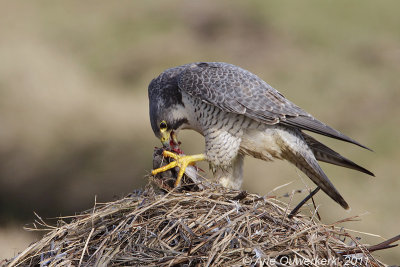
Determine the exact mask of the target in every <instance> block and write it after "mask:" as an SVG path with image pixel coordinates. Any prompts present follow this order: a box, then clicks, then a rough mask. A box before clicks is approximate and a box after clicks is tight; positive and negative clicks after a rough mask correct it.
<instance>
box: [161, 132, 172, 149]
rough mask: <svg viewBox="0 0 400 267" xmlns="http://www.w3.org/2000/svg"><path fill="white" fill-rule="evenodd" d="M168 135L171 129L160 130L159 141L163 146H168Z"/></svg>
mask: <svg viewBox="0 0 400 267" xmlns="http://www.w3.org/2000/svg"><path fill="white" fill-rule="evenodd" d="M170 135H171V131H164V132H161V137H160V141H161V143H162V145H163V147H168V146H169V140H170Z"/></svg>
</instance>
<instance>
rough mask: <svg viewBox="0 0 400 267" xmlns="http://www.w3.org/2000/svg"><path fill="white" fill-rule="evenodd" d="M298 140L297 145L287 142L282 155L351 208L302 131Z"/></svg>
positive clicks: (335, 198) (347, 207) (330, 194)
mask: <svg viewBox="0 0 400 267" xmlns="http://www.w3.org/2000/svg"><path fill="white" fill-rule="evenodd" d="M298 134H299V136H298V140H297V141H298V142H297V145H296V146H290V143H289V142H285V141H284V140H282V141H284V143H286V149H284V151H283V153H282V156H283V158H285V159H286V160H288V161H289V162H291V163H292V164H294V165H295V166H296V167H297V168H299V169H300V170H301V171H302V172H304V173H305V174H306V175H307V176H308V177H309V178H310V179H311V180H312V181H313V182H314V183H315V184H316V185H317V186H318V187H320V188H321V189H322V190H323V191H324V192H325V193H326V194H327V195H328V196H330V197H331V198H332V199H333V200H334V201H336V202H337V203H338V204H339V205H340V206H342V207H343V208H344V209H349V205H348V204H347V202H346V201H345V200H344V199H343V197H342V196H341V195H340V193H339V192H338V191H337V189H336V188H335V186H334V185H333V184H332V183H331V181H330V180H329V179H328V177H327V176H326V174H325V173H324V171H323V170H322V169H321V167H320V166H319V164H318V162H317V159H316V157H315V156H314V153H313V150H312V149H311V147H310V146H309V145H308V143H307V142H306V140H305V139H303V138H302V136H301V134H300V132H299V133H298Z"/></svg>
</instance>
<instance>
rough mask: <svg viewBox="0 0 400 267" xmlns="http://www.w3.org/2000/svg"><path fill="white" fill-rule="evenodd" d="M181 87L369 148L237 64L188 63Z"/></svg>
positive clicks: (228, 107) (226, 106)
mask: <svg viewBox="0 0 400 267" xmlns="http://www.w3.org/2000/svg"><path fill="white" fill-rule="evenodd" d="M178 86H179V88H180V89H181V90H184V91H185V92H187V93H188V94H190V95H192V96H194V97H198V98H200V99H201V100H202V101H204V102H206V103H209V104H212V105H215V106H217V107H218V108H220V109H222V110H224V111H227V112H233V113H237V114H243V115H245V116H247V117H250V118H252V119H254V120H256V121H259V122H262V123H266V124H277V123H281V124H284V125H286V126H290V127H296V128H300V129H303V130H308V131H312V132H315V133H318V134H322V135H326V136H329V137H332V138H336V139H339V140H342V141H346V142H349V143H353V144H356V145H358V146H361V147H363V148H366V149H369V148H367V147H365V146H363V145H361V144H360V143H358V142H357V141H355V140H353V139H351V138H350V137H347V136H346V135H344V134H342V133H340V132H339V131H337V130H335V129H333V128H331V127H329V126H327V125H325V124H324V123H322V122H320V121H319V120H317V119H315V118H314V117H313V116H311V115H310V114H309V113H307V112H305V111H304V110H302V109H301V108H300V107H298V106H296V105H295V104H293V103H292V102H290V101H289V100H287V99H286V98H285V97H284V96H283V95H282V94H281V93H279V92H278V91H277V90H276V89H274V88H273V87H272V86H270V85H269V84H267V83H266V82H265V81H263V80H262V79H260V78H259V77H258V76H256V75H255V74H253V73H251V72H249V71H247V70H244V69H242V68H240V67H237V66H235V65H231V64H227V63H222V62H209V63H205V62H203V63H193V64H188V65H186V68H185V69H184V70H183V71H182V72H181V73H180V75H179V77H178ZM369 150H370V149H369Z"/></svg>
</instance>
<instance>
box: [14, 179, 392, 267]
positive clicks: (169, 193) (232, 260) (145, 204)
mask: <svg viewBox="0 0 400 267" xmlns="http://www.w3.org/2000/svg"><path fill="white" fill-rule="evenodd" d="M188 180H189V181H188ZM186 181H188V182H190V179H186ZM153 182H155V183H156V184H157V186H152V185H150V184H149V185H148V186H147V187H146V188H145V189H144V190H141V191H137V192H135V193H132V194H131V195H129V196H127V197H125V198H123V199H120V200H117V201H115V202H110V203H103V204H99V203H95V205H94V207H93V208H92V209H91V210H88V211H86V212H83V213H82V214H79V215H76V216H73V217H70V218H59V219H58V223H57V226H51V225H49V224H48V223H46V222H44V220H42V219H40V218H38V219H37V221H36V222H35V227H33V229H32V230H46V231H48V233H47V234H46V235H45V236H44V237H43V238H42V239H41V240H39V241H37V242H35V243H33V244H31V245H30V246H29V247H28V248H27V249H26V250H25V251H23V252H22V253H20V254H19V255H18V256H16V257H15V258H14V259H12V260H10V261H9V262H7V264H9V266H27V265H29V266H32V265H39V264H40V265H41V266H210V265H212V266H263V265H265V266H293V265H307V264H308V265H312V266H322V265H325V266H344V265H345V264H346V263H347V264H348V265H347V266H349V264H350V266H351V265H355V264H357V265H358V266H384V264H383V263H381V262H379V261H378V260H377V259H375V258H374V257H373V256H372V255H371V254H370V251H371V250H374V249H373V247H366V246H364V245H362V244H360V243H359V241H358V239H357V238H355V237H353V236H352V235H351V234H349V233H348V232H347V231H344V230H343V229H341V228H340V226H339V223H340V222H338V223H335V224H331V225H325V224H322V223H320V222H319V221H318V220H317V219H316V216H312V215H311V216H300V215H299V216H294V217H293V218H291V219H289V218H288V205H287V204H285V203H283V202H281V201H279V200H277V199H276V198H266V197H262V196H259V195H256V194H249V193H247V192H245V191H238V190H230V189H226V188H223V187H221V186H219V185H216V184H212V183H207V185H204V184H203V185H202V186H201V188H200V187H199V184H195V185H190V184H186V185H185V186H184V187H181V189H180V190H178V189H172V190H170V189H168V186H166V184H168V183H165V182H164V180H162V179H161V180H160V179H153ZM160 187H162V188H164V189H160ZM182 188H184V189H182ZM191 189H193V190H191ZM66 220H69V221H70V222H68V223H67V222H66ZM342 222H343V221H342ZM392 242H393V240H391V241H390V242H389V241H387V242H386V243H385V242H384V243H385V244H383V243H382V244H383V245H382V244H380V245H378V247H380V249H381V248H387V247H390V246H393V245H390V244H391V243H392ZM375 247H376V246H375Z"/></svg>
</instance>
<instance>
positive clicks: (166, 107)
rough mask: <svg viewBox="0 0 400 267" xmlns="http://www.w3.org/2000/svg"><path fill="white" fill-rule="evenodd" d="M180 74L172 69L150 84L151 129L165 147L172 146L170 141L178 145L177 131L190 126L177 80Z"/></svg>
mask: <svg viewBox="0 0 400 267" xmlns="http://www.w3.org/2000/svg"><path fill="white" fill-rule="evenodd" d="M178 74H179V72H178V71H177V70H175V69H171V71H170V72H164V73H163V74H161V75H160V76H158V77H157V78H155V79H153V80H152V81H151V83H150V84H149V107H150V122H151V128H152V129H153V132H154V134H155V135H156V136H157V137H158V138H160V140H161V143H162V144H163V146H164V147H166V146H168V145H170V141H172V142H173V143H174V144H178V141H177V138H176V133H177V131H179V130H180V129H181V128H183V127H185V126H187V125H188V118H187V116H186V112H185V106H184V104H183V102H182V94H181V92H180V90H179V88H178V83H177V79H176V78H177V75H178Z"/></svg>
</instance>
